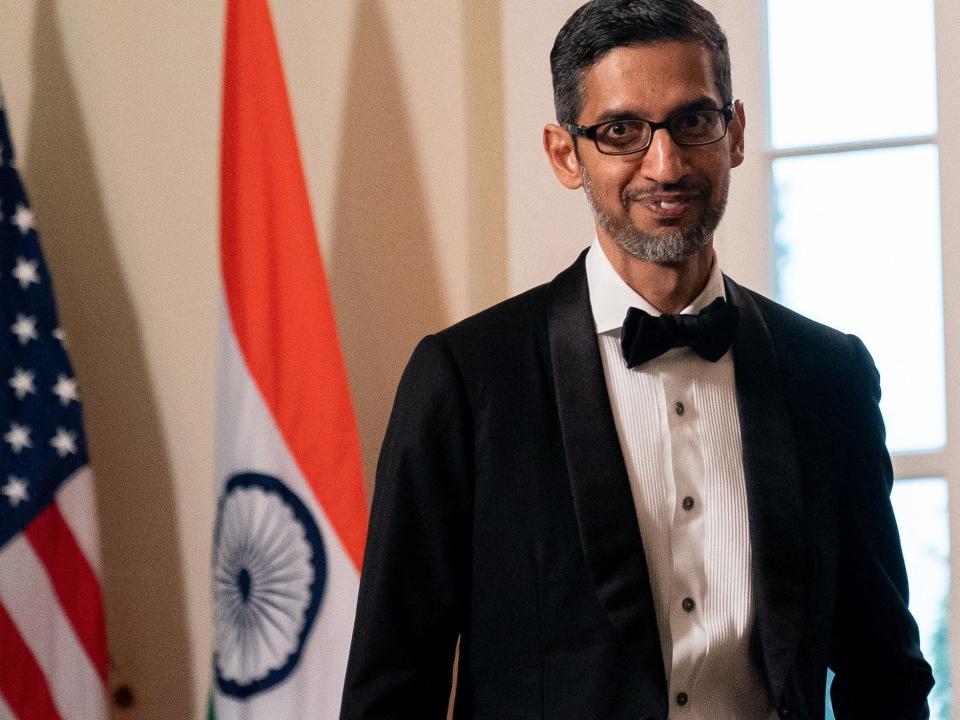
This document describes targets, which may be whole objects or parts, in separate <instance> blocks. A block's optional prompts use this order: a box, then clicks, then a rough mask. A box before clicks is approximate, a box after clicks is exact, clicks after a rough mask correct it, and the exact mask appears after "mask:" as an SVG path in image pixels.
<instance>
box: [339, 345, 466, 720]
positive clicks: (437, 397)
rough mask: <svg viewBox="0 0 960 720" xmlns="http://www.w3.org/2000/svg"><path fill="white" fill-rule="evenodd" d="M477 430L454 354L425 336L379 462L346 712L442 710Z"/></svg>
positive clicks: (386, 718) (462, 589)
mask: <svg viewBox="0 0 960 720" xmlns="http://www.w3.org/2000/svg"><path fill="white" fill-rule="evenodd" d="M471 432H472V423H471V418H470V413H469V407H468V404H467V402H466V392H465V389H464V386H463V382H462V379H461V377H460V375H459V372H458V370H457V368H456V365H455V363H454V360H453V357H452V355H451V353H450V352H449V350H448V349H447V347H446V345H445V344H444V342H443V340H442V338H441V337H440V336H430V337H427V338H425V339H424V340H423V341H421V343H420V344H419V345H418V347H417V348H416V350H415V351H414V353H413V357H412V358H411V360H410V362H409V364H408V365H407V368H406V370H405V371H404V373H403V377H402V378H401V381H400V385H399V388H398V390H397V396H396V400H395V402H394V407H393V412H392V414H391V417H390V422H389V424H388V427H387V432H386V437H385V439H384V443H383V448H382V450H381V453H380V460H379V463H378V466H377V475H376V487H375V490H374V496H373V503H372V507H371V513H370V526H369V532H368V537H367V547H366V552H365V555H364V560H363V571H362V574H361V580H360V594H359V599H358V603H357V615H356V621H355V624H354V630H353V641H352V644H351V647H350V657H349V661H348V665H347V674H346V680H345V684H344V694H343V701H342V704H341V711H340V717H341V720H373V719H374V718H375V719H376V720H390V719H392V718H398V719H399V718H413V717H415V718H421V719H422V720H443V718H445V717H446V713H447V704H448V700H449V694H450V685H451V678H452V669H453V658H454V651H455V647H456V642H457V637H458V634H459V631H460V628H461V625H462V620H463V618H464V617H465V614H466V609H465V608H466V603H467V595H468V585H469V576H470V566H469V562H470V561H469V556H470V554H469V542H470V526H471V525H470V511H471V508H470V498H471V497H472V492H471V488H470V485H471V479H470V478H471V468H472V457H473V449H472V442H471V440H470V436H471Z"/></svg>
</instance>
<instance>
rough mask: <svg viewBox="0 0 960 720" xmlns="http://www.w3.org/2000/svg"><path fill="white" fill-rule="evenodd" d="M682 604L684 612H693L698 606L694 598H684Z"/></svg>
mask: <svg viewBox="0 0 960 720" xmlns="http://www.w3.org/2000/svg"><path fill="white" fill-rule="evenodd" d="M680 605H681V606H682V607H683V610H684V612H693V609H694V608H695V607H696V606H697V604H696V603H695V602H694V601H693V598H684V599H683V602H682V603H680Z"/></svg>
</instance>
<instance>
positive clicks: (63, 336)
mask: <svg viewBox="0 0 960 720" xmlns="http://www.w3.org/2000/svg"><path fill="white" fill-rule="evenodd" d="M50 334H51V335H52V336H53V337H54V339H55V340H59V341H60V344H61V345H63V346H64V347H66V345H67V333H65V332H64V331H63V328H54V329H53V330H51V331H50Z"/></svg>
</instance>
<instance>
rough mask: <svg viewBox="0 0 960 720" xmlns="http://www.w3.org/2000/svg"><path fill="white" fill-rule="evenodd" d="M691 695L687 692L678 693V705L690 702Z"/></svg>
mask: <svg viewBox="0 0 960 720" xmlns="http://www.w3.org/2000/svg"><path fill="white" fill-rule="evenodd" d="M689 700H690V697H689V696H688V695H687V694H686V693H685V692H682V693H677V705H686V704H687V702H689Z"/></svg>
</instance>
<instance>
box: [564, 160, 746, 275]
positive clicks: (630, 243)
mask: <svg viewBox="0 0 960 720" xmlns="http://www.w3.org/2000/svg"><path fill="white" fill-rule="evenodd" d="M581 177H582V178H583V189H584V191H585V192H586V194H587V200H589V201H590V208H591V210H593V217H594V220H595V221H596V223H597V226H598V227H601V228H603V230H604V231H605V232H606V233H607V234H608V235H609V236H610V237H611V238H612V239H613V241H614V242H615V243H616V244H617V245H618V246H619V247H620V248H621V249H622V250H623V251H624V252H625V253H627V254H628V255H630V256H631V257H633V258H635V259H637V260H642V261H644V262H653V263H658V264H661V265H676V264H678V263H681V262H683V261H684V260H687V259H689V258H691V257H693V256H694V255H696V254H697V253H699V252H700V251H701V250H703V249H704V248H706V247H708V246H709V245H710V242H711V241H712V240H713V231H714V230H716V229H717V225H718V224H719V223H720V218H721V217H723V211H724V210H725V209H726V205H727V198H726V194H724V196H723V198H722V200H721V201H720V202H719V203H708V204H707V207H706V208H705V209H704V212H703V216H702V217H701V218H700V222H699V223H698V224H697V226H696V227H694V228H691V229H690V230H688V231H687V232H683V231H682V230H673V231H670V232H667V233H665V234H662V235H651V234H650V233H647V232H644V231H643V230H641V229H640V228H638V227H637V226H636V225H634V224H633V223H632V222H630V221H629V220H626V221H623V220H614V219H613V217H611V215H610V213H608V212H606V211H604V210H601V209H600V208H599V207H598V206H597V203H596V201H595V200H594V197H593V187H592V185H591V184H590V178H589V176H588V175H587V174H586V172H583V171H582V169H581ZM704 194H705V196H706V197H708V198H709V197H710V196H711V194H712V193H711V190H710V188H707V189H706V191H705V193H704ZM627 201H628V200H627V197H626V196H625V197H623V198H622V202H623V205H624V208H626V207H627ZM628 217H629V216H628Z"/></svg>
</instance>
